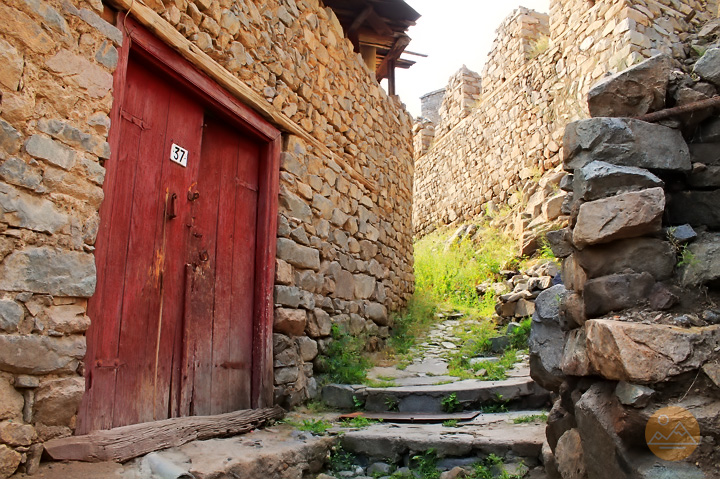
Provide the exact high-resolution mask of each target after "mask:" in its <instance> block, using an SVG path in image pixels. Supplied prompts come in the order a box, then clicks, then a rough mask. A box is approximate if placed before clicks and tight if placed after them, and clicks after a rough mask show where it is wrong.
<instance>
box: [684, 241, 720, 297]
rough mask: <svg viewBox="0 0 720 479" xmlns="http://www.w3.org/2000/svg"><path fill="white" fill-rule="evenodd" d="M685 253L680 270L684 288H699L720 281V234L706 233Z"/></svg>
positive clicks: (688, 247)
mask: <svg viewBox="0 0 720 479" xmlns="http://www.w3.org/2000/svg"><path fill="white" fill-rule="evenodd" d="M685 251H686V253H685V254H684V255H683V256H682V257H681V261H682V263H683V264H682V265H681V267H680V270H679V276H680V282H681V283H682V285H683V286H698V285H701V284H706V283H709V282H711V281H715V280H717V279H720V234H712V233H704V234H702V235H700V237H699V238H698V239H697V240H696V241H695V242H694V243H692V244H690V245H689V246H687V249H686V250H685Z"/></svg>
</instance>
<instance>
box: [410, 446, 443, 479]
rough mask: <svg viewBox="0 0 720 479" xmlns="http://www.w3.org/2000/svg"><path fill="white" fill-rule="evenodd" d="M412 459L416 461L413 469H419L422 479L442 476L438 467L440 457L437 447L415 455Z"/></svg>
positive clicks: (434, 478) (436, 478) (433, 478)
mask: <svg viewBox="0 0 720 479" xmlns="http://www.w3.org/2000/svg"><path fill="white" fill-rule="evenodd" d="M412 459H413V462H414V463H415V467H414V468H412V469H413V470H414V471H417V473H419V474H420V477H421V478H422V479H438V478H439V477H440V471H439V470H438V468H437V463H438V457H437V454H436V453H435V449H428V450H427V451H425V452H423V453H422V454H417V455H415V456H413V458H412Z"/></svg>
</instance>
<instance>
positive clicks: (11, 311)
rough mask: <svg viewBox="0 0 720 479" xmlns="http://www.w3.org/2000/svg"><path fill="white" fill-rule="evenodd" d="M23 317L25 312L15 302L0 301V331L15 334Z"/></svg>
mask: <svg viewBox="0 0 720 479" xmlns="http://www.w3.org/2000/svg"><path fill="white" fill-rule="evenodd" d="M24 316H25V311H23V308H22V306H20V305H19V304H17V303H16V302H15V301H11V300H8V299H0V331H4V332H6V333H14V332H16V331H17V329H18V324H20V321H22V320H23V317H24Z"/></svg>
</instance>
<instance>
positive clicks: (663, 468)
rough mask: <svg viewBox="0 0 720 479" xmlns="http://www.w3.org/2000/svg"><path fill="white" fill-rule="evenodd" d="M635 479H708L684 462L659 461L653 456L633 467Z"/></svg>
mask: <svg viewBox="0 0 720 479" xmlns="http://www.w3.org/2000/svg"><path fill="white" fill-rule="evenodd" d="M635 474H636V475H635V476H633V477H635V478H637V479H709V478H708V477H707V476H706V475H705V474H704V473H703V472H702V471H701V470H700V469H698V468H697V467H695V466H694V465H692V464H687V463H684V462H674V463H668V462H665V461H663V462H659V461H657V460H655V458H654V456H653V457H649V456H648V460H647V461H646V462H645V463H644V464H641V465H639V466H637V467H636V468H635Z"/></svg>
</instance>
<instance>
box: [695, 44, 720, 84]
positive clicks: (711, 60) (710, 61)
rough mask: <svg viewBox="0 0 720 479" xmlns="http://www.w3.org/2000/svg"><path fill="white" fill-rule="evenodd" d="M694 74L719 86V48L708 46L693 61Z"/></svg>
mask: <svg viewBox="0 0 720 479" xmlns="http://www.w3.org/2000/svg"><path fill="white" fill-rule="evenodd" d="M693 71H694V72H695V74H696V75H698V76H699V77H700V78H702V79H703V80H705V81H708V82H710V83H712V84H713V85H715V86H720V48H709V49H708V50H707V51H706V52H705V54H704V55H703V56H702V57H700V59H699V60H698V61H697V63H695V67H694V69H693Z"/></svg>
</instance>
